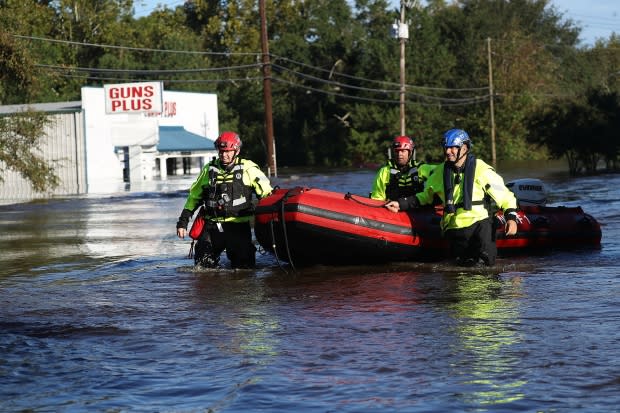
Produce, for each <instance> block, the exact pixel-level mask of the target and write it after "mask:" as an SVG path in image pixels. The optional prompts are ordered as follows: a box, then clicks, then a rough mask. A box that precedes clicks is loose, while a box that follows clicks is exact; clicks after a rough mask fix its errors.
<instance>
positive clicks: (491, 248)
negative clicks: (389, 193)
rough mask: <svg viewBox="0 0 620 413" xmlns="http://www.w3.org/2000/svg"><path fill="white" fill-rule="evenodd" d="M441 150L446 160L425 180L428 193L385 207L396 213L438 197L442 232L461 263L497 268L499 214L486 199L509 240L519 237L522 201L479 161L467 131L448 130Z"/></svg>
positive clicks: (485, 164)
mask: <svg viewBox="0 0 620 413" xmlns="http://www.w3.org/2000/svg"><path fill="white" fill-rule="evenodd" d="M442 146H443V149H444V155H445V161H444V162H443V163H441V164H439V165H438V166H437V168H436V169H435V171H434V172H433V174H432V175H431V176H430V177H429V179H428V180H427V181H426V185H425V188H424V191H423V192H420V193H418V194H415V195H413V196H409V197H403V198H400V199H398V200H397V201H392V202H388V203H387V204H386V208H388V209H389V210H391V211H394V212H398V211H400V210H407V209H410V208H415V207H418V206H420V205H428V204H431V203H432V202H433V199H434V197H435V196H438V197H439V199H441V202H442V204H443V206H444V214H443V217H442V219H441V224H440V225H441V229H442V232H443V234H444V236H445V237H446V238H447V239H448V240H449V242H450V247H451V254H452V257H453V258H454V260H455V261H456V264H457V265H463V266H472V265H476V264H477V263H478V262H479V261H480V260H481V261H482V262H483V263H484V264H486V265H488V266H492V265H494V264H495V259H496V257H497V246H496V245H495V227H494V226H493V215H494V212H495V211H489V209H488V208H489V202H486V201H485V199H486V200H488V198H491V199H492V200H493V201H495V204H496V205H497V207H498V208H500V209H502V210H503V211H504V217H505V218H506V235H508V236H510V235H514V234H516V233H517V200H516V198H515V196H514V194H513V193H512V192H511V191H510V190H509V189H508V188H506V185H505V184H504V180H503V178H502V177H501V176H500V175H499V174H497V172H495V170H494V169H493V168H492V167H491V166H490V165H488V164H487V163H486V162H484V161H482V160H481V159H476V157H475V156H474V154H473V153H472V152H471V148H472V142H471V139H470V137H469V135H468V134H467V132H465V131H464V130H462V129H450V130H448V131H446V132H445V133H444V134H443V140H442Z"/></svg>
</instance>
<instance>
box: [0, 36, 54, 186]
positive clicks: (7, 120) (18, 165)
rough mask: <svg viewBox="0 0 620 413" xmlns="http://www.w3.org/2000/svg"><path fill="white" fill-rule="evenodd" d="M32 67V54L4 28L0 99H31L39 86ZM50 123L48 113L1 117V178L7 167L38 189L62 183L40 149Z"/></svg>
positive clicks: (0, 50) (0, 39)
mask: <svg viewBox="0 0 620 413" xmlns="http://www.w3.org/2000/svg"><path fill="white" fill-rule="evenodd" d="M31 67H32V62H31V60H30V56H28V54H27V53H26V52H25V51H24V50H23V49H21V48H20V47H19V46H18V45H17V44H16V43H15V42H14V41H13V38H12V37H11V36H9V35H7V33H5V32H3V31H0V101H4V100H5V99H7V100H9V102H10V101H11V100H12V99H16V98H19V97H21V98H23V99H25V100H28V99H30V97H31V96H32V95H33V93H32V92H33V90H34V88H35V85H36V80H35V79H34V78H33V77H32V74H31V71H30V68H31ZM48 122H49V120H48V118H47V116H45V114H42V113H35V112H32V111H27V112H20V113H16V114H15V115H12V116H4V117H0V172H3V173H2V174H0V180H2V181H3V175H4V171H5V170H13V171H16V172H18V173H19V174H20V175H22V176H23V177H24V178H25V179H27V180H28V181H30V183H31V184H32V187H33V189H35V190H36V191H40V192H42V191H45V190H46V189H53V188H55V187H57V186H58V184H59V178H58V177H57V175H56V174H55V173H54V168H53V167H52V166H51V165H50V164H48V163H47V162H46V161H45V159H44V158H43V157H42V156H41V153H40V152H39V148H40V146H41V144H42V142H43V140H44V139H45V136H44V134H43V130H44V127H45V125H46V123H48Z"/></svg>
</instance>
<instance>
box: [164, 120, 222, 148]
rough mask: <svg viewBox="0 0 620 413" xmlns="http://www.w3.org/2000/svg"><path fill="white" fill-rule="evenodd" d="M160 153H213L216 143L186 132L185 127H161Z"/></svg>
mask: <svg viewBox="0 0 620 413" xmlns="http://www.w3.org/2000/svg"><path fill="white" fill-rule="evenodd" d="M157 150H158V151H159V152H177V151H213V150H215V145H214V142H213V141H212V140H211V139H209V138H205V137H203V136H200V135H197V134H195V133H192V132H189V131H186V130H185V128H184V127H183V126H160V127H159V144H158V145H157Z"/></svg>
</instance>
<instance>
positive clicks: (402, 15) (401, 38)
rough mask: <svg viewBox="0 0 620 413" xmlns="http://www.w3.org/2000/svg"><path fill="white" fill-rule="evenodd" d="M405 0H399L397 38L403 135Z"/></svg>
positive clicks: (402, 130) (407, 31)
mask: <svg viewBox="0 0 620 413" xmlns="http://www.w3.org/2000/svg"><path fill="white" fill-rule="evenodd" d="M406 3H407V2H406V0H400V21H399V22H398V39H399V41H400V134H401V135H403V136H404V135H405V132H406V128H405V93H406V89H405V43H406V42H407V39H408V38H409V27H408V26H407V24H406V23H405V8H406Z"/></svg>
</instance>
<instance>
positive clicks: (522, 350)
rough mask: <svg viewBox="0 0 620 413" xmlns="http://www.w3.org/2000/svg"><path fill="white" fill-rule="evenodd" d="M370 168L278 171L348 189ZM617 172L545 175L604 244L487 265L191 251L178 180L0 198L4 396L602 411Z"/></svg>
mask: <svg viewBox="0 0 620 413" xmlns="http://www.w3.org/2000/svg"><path fill="white" fill-rule="evenodd" d="M519 173H520V172H519ZM373 175H374V171H355V172H338V173H334V174H328V173H325V174H319V175H317V174H314V175H313V174H307V175H306V174H298V175H296V176H294V177H291V176H289V177H286V176H283V177H281V178H277V181H278V182H280V183H281V184H282V185H283V186H290V185H306V186H316V187H322V188H326V189H332V190H337V191H341V192H351V193H358V194H364V193H367V192H368V191H369V188H370V182H371V180H372V176H373ZM530 176H531V175H530ZM518 177H523V176H518ZM619 181H620V177H618V176H613V175H606V176H598V177H587V178H579V179H571V180H567V179H566V178H562V177H558V176H556V175H554V176H551V177H550V179H549V180H548V185H549V188H550V191H551V193H552V194H553V202H554V203H562V202H564V203H567V204H569V205H571V206H574V205H581V206H582V207H583V208H584V210H585V211H586V212H588V213H591V214H592V215H593V216H595V217H597V218H598V219H599V220H600V221H601V224H602V228H603V244H602V247H601V249H600V250H595V251H582V250H577V251H562V252H560V251H552V252H549V253H545V254H540V255H537V256H520V257H502V258H500V259H499V260H498V264H497V266H496V267H494V268H491V269H484V271H479V270H471V269H470V270H465V269H459V268H454V267H451V266H450V265H449V264H448V263H441V262H440V263H415V262H408V263H391V264H386V265H381V266H362V265H360V266H347V267H329V266H315V267H309V268H303V269H299V270H298V271H297V272H294V271H291V268H289V267H286V266H285V267H284V270H286V271H284V270H283V269H282V268H280V267H279V265H278V263H277V261H276V260H275V258H274V257H273V256H270V255H258V257H257V262H258V268H257V269H256V270H252V271H247V270H245V271H243V270H230V269H226V268H224V269H221V270H211V271H196V270H195V269H194V268H193V267H192V266H191V260H189V259H187V258H186V256H187V253H188V250H189V245H190V242H189V240H184V241H181V240H178V239H177V238H176V235H175V228H174V227H175V223H176V220H177V216H178V214H179V212H180V209H181V208H182V205H183V203H184V200H185V193H184V191H177V190H176V189H175V190H174V191H169V192H164V193H161V194H160V193H149V192H144V193H137V192H131V193H127V194H117V195H114V196H109V197H79V198H75V199H59V200H50V201H45V202H36V203H28V204H23V205H16V206H1V207H0V250H1V251H2V253H1V254H0V374H2V378H3V380H2V383H1V384H0V410H1V411H130V410H139V411H188V412H189V411H218V412H245V411H259V410H260V411H270V412H290V411H295V412H317V411H320V412H326V411H338V412H361V411H372V412H374V411H398V412H431V411H433V412H452V411H459V412H463V411H478V412H485V411H487V412H498V411H510V410H513V411H517V410H518V411H558V412H559V411H562V412H575V411H584V412H586V411H587V412H590V411H616V410H617V405H618V404H619V403H620V396H619V395H620V388H619V386H618V383H619V381H618V371H620V357H619V356H618V352H617V348H618V334H617V332H618V329H619V328H620V321H619V320H620V310H619V308H620V306H618V298H617V297H618V291H620V278H619V277H618V273H619V271H618V262H619V259H620V250H619V245H618V242H617V240H618V239H620V231H619V228H620V213H619V212H618V211H620V205H619V202H620V201H618V200H619V199H620V196H618V195H619V194H618V191H619V190H618V189H617V188H619V187H620V186H619V185H618V184H619V183H620V182H619ZM600 188H606V190H605V191H602V190H600ZM310 247H311V246H310ZM224 262H226V260H225V259H224Z"/></svg>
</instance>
